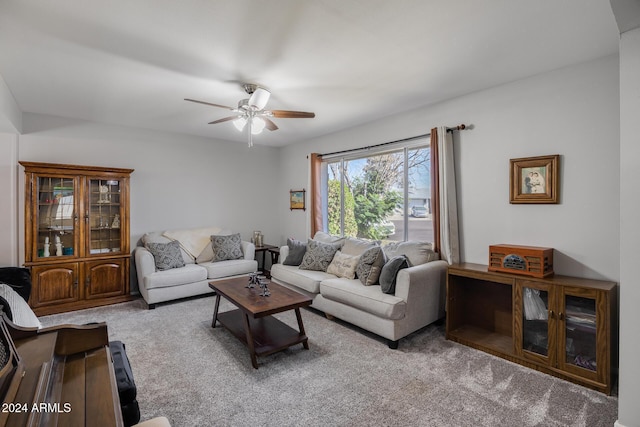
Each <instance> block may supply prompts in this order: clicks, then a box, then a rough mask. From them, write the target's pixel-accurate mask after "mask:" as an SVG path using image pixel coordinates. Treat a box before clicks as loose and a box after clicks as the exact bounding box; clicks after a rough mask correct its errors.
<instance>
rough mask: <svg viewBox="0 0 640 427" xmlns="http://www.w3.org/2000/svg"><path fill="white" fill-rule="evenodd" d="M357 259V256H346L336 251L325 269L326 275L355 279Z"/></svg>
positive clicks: (358, 257)
mask: <svg viewBox="0 0 640 427" xmlns="http://www.w3.org/2000/svg"><path fill="white" fill-rule="evenodd" d="M359 259H360V256H359V255H347V254H344V253H342V251H337V252H336V254H335V255H334V256H333V259H332V260H331V263H330V264H329V266H328V267H327V273H329V274H333V275H335V276H338V277H345V278H347V279H354V278H355V277H356V266H357V265H358V260H359Z"/></svg>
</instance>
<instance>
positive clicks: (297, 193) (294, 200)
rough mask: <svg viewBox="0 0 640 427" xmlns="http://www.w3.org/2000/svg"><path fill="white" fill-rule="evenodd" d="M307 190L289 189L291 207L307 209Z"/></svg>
mask: <svg viewBox="0 0 640 427" xmlns="http://www.w3.org/2000/svg"><path fill="white" fill-rule="evenodd" d="M305 195H306V190H304V189H302V190H290V191H289V208H290V209H291V210H294V209H302V210H303V211H304V210H306V207H305V205H304V201H305Z"/></svg>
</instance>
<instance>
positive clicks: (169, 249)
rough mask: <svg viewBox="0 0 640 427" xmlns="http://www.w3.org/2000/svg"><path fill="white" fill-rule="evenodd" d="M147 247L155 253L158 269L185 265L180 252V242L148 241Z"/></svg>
mask: <svg viewBox="0 0 640 427" xmlns="http://www.w3.org/2000/svg"><path fill="white" fill-rule="evenodd" d="M147 249H149V252H151V254H152V255H153V258H154V261H155V263H156V269H157V270H161V271H163V270H169V269H172V268H180V267H184V259H183V258H182V254H181V253H180V243H179V242H178V241H177V240H174V241H172V242H169V243H152V242H150V243H147Z"/></svg>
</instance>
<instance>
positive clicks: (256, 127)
mask: <svg viewBox="0 0 640 427" xmlns="http://www.w3.org/2000/svg"><path fill="white" fill-rule="evenodd" d="M265 125H266V123H265V122H264V120H262V119H261V118H260V117H252V118H251V133H252V134H254V135H257V134H259V133H261V132H262V131H263V130H264V127H265Z"/></svg>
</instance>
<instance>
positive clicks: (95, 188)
mask: <svg viewBox="0 0 640 427" xmlns="http://www.w3.org/2000/svg"><path fill="white" fill-rule="evenodd" d="M121 185H122V183H121V182H120V181H119V180H118V179H90V180H89V210H88V221H89V236H88V238H89V254H91V255H94V254H106V253H111V252H121V251H122V249H121V242H122V232H121V228H120V221H121V217H122V212H121V200H120V196H121V190H122V188H121Z"/></svg>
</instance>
